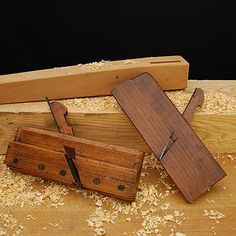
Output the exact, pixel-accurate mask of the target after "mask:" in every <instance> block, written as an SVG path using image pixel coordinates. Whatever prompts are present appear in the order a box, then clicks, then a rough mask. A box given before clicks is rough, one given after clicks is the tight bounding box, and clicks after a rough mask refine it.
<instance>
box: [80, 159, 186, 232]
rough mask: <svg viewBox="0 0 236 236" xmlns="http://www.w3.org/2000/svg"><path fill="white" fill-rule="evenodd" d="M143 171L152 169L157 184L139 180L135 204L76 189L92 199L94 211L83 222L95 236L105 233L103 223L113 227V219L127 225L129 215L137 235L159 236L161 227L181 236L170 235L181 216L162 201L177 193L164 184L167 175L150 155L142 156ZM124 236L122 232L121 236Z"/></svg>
mask: <svg viewBox="0 0 236 236" xmlns="http://www.w3.org/2000/svg"><path fill="white" fill-rule="evenodd" d="M147 169H156V170H157V171H158V175H159V178H157V179H159V181H158V180H157V181H156V182H157V183H156V184H155V185H154V184H151V183H145V182H144V180H143V178H141V181H140V184H139V190H138V192H137V197H136V201H135V202H132V203H126V202H122V201H119V200H117V199H113V198H111V197H107V196H103V195H101V194H98V193H94V192H93V193H91V192H90V194H89V191H84V190H78V191H79V192H81V193H82V194H84V195H86V197H88V194H89V197H90V198H94V204H95V206H96V209H95V210H93V211H92V212H91V214H90V215H89V219H88V220H87V222H88V226H89V227H91V228H92V229H93V230H94V232H95V233H96V235H104V234H105V233H106V230H105V228H104V224H105V223H106V224H109V223H111V224H115V223H116V219H117V218H121V220H122V221H123V222H124V223H125V222H130V221H131V217H130V216H135V217H136V218H137V217H138V218H139V219H140V220H141V226H142V228H141V229H138V230H136V231H134V232H133V233H134V234H136V235H138V236H145V235H147V234H150V233H155V234H157V235H162V234H161V232H162V228H163V227H165V226H168V227H169V228H170V232H169V233H170V235H185V234H183V233H180V232H174V231H175V228H176V227H177V226H178V225H181V224H182V223H183V221H184V220H185V217H184V213H183V212H180V211H179V210H174V211H171V207H170V203H169V202H166V200H167V199H168V198H169V197H170V196H171V195H173V194H175V193H176V192H178V190H177V189H176V187H175V186H174V184H170V183H168V182H166V181H165V178H166V177H168V175H167V173H166V172H165V170H164V169H163V167H162V166H161V165H160V163H159V162H158V161H157V159H156V157H155V156H154V155H153V154H150V155H148V154H146V156H145V161H144V164H143V171H145V170H147ZM144 176H146V175H144ZM108 206H109V209H110V208H112V209H113V210H112V211H111V210H107V207H108ZM147 207H148V210H147ZM126 234H127V233H125V232H124V235H126Z"/></svg>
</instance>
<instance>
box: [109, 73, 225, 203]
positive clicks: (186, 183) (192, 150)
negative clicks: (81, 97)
mask: <svg viewBox="0 0 236 236" xmlns="http://www.w3.org/2000/svg"><path fill="white" fill-rule="evenodd" d="M195 93H196V94H197V93H202V92H201V90H196V91H195ZM112 94H113V96H114V97H115V98H116V100H117V101H118V103H119V104H120V106H121V107H122V108H123V110H124V112H125V113H126V115H127V116H128V117H129V119H130V120H131V121H132V122H133V124H134V125H135V127H136V128H137V130H138V131H139V132H140V134H141V135H142V137H143V138H144V140H145V141H146V142H147V144H148V145H149V146H150V148H151V149H152V151H153V152H154V154H155V155H156V157H157V158H158V159H159V160H160V162H161V163H162V165H163V166H164V168H165V169H166V171H167V172H168V174H169V175H170V177H171V178H172V179H173V181H174V182H175V184H176V185H177V187H178V188H179V189H180V191H181V192H182V194H183V196H184V197H185V198H186V200H187V201H188V202H192V201H194V200H195V199H196V198H197V197H199V196H200V195H201V194H202V193H204V192H205V191H206V190H207V189H208V188H209V187H210V186H212V185H213V184H215V183H216V182H218V181H219V180H220V179H222V178H223V177H224V176H225V175H226V173H225V172H224V170H223V169H222V168H221V167H220V166H219V164H218V163H217V162H216V160H215V159H214V158H213V157H212V155H211V154H210V152H209V151H208V150H207V148H206V147H205V146H204V145H203V143H202V142H201V140H200V139H199V138H198V137H197V135H196V134H195V133H194V131H193V130H192V128H191V127H190V126H189V124H188V122H189V121H191V119H192V113H193V111H194V110H195V108H196V106H197V105H198V104H201V102H202V101H201V99H200V100H199V98H198V96H197V99H196V98H195V97H194V96H193V97H192V99H191V100H190V103H191V104H192V105H191V106H187V108H186V109H185V112H184V114H183V116H182V115H181V114H180V113H179V111H178V110H177V109H176V107H175V106H174V105H173V103H172V102H171V101H170V99H169V98H168V97H167V96H166V94H165V93H164V92H163V90H162V89H161V88H160V86H159V85H158V83H157V82H156V81H155V80H154V79H153V78H152V76H151V75H150V74H148V73H143V74H141V75H139V76H137V77H135V78H134V79H132V80H129V81H126V82H124V83H122V84H121V85H119V86H118V87H116V88H114V89H113V90H112ZM196 94H195V95H196ZM200 97H201V96H200Z"/></svg>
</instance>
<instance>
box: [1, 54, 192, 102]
mask: <svg viewBox="0 0 236 236" xmlns="http://www.w3.org/2000/svg"><path fill="white" fill-rule="evenodd" d="M97 64H98V65H99V66H97V65H96V64H90V65H87V66H86V65H84V66H78V65H77V66H71V67H63V68H55V69H48V70H39V71H32V72H24V73H17V74H10V75H3V76H0V90H1V93H0V104H6V103H19V102H29V101H42V100H44V99H45V97H46V96H48V97H49V98H50V99H63V98H73V97H88V96H101V95H109V94H110V91H111V89H113V88H114V87H115V86H117V85H118V84H120V83H122V82H124V81H126V80H128V79H130V78H132V77H134V76H137V75H138V74H140V73H142V72H149V73H151V74H152V75H153V76H155V77H156V78H157V80H158V82H159V84H160V85H161V87H162V89H164V90H176V89H184V88H186V86H187V80H188V70H189V64H188V62H186V61H185V60H184V59H183V58H182V57H181V56H168V57H149V58H142V59H134V60H123V61H112V62H104V63H100V64H99V63H97Z"/></svg>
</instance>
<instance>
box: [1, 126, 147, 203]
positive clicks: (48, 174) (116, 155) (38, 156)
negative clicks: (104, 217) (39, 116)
mask: <svg viewBox="0 0 236 236" xmlns="http://www.w3.org/2000/svg"><path fill="white" fill-rule="evenodd" d="M63 146H69V147H71V148H74V149H75V153H76V155H75V160H74V161H75V165H76V167H77V169H78V172H79V175H80V181H81V185H82V186H83V187H85V188H89V189H92V190H97V191H100V192H103V193H105V194H108V195H112V196H115V197H117V198H121V199H124V200H127V201H134V200H135V196H136V192H137V186H138V183H139V178H140V173H141V168H142V162H143V153H142V152H140V151H137V150H133V149H128V148H125V147H119V146H114V145H108V144H104V143H100V142H95V141H90V140H86V139H81V138H77V137H73V136H69V135H63V134H57V133H54V132H51V131H45V130H40V129H35V128H29V127H22V128H19V129H18V131H17V134H16V137H15V140H14V141H13V142H10V143H9V146H8V150H7V154H6V158H5V164H6V165H7V166H8V167H9V168H10V169H12V170H17V171H21V172H23V173H26V174H31V175H35V176H39V177H41V178H44V179H49V180H53V181H57V182H60V183H63V184H68V185H73V186H77V185H75V183H74V179H73V176H72V174H71V171H70V168H69V166H68V164H67V162H66V160H65V150H64V148H63Z"/></svg>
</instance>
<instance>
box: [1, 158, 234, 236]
mask: <svg viewBox="0 0 236 236" xmlns="http://www.w3.org/2000/svg"><path fill="white" fill-rule="evenodd" d="M233 157H235V158H236V153H235V154H234V155H233ZM218 161H219V163H220V164H221V165H222V166H223V168H224V169H225V171H226V172H227V174H228V175H227V176H226V177H225V178H224V179H223V180H222V181H220V182H219V183H217V184H216V185H215V186H214V187H213V188H212V190H211V191H210V192H206V193H205V194H204V195H203V196H201V197H200V198H199V199H198V200H197V201H196V202H194V203H193V204H188V203H186V202H185V201H184V199H183V197H182V196H181V194H180V193H179V192H178V193H176V194H174V195H172V196H171V197H169V198H168V199H165V200H164V201H163V202H162V203H164V202H168V203H170V208H169V209H168V210H166V211H164V213H166V214H167V213H170V214H172V213H173V211H174V210H178V211H180V212H183V213H184V217H185V218H186V220H184V221H183V222H182V225H176V228H175V231H174V232H182V233H185V234H186V235H193V236H212V235H214V233H213V231H215V232H216V235H218V236H232V235H235V234H236V224H235V222H236V214H235V211H236V185H235V181H236V160H234V161H231V160H230V159H227V158H226V159H218ZM147 172H148V173H149V174H150V176H147V177H145V178H144V180H145V182H150V183H153V184H155V183H156V182H157V180H158V179H159V178H158V179H157V175H156V170H151V171H147ZM166 182H169V183H171V180H168V181H166ZM163 186H164V185H163ZM163 186H162V185H161V184H160V185H158V187H160V189H161V188H163ZM160 191H161V190H160ZM64 199H65V205H64V206H62V207H58V208H46V207H44V206H34V207H31V206H24V207H23V208H21V207H16V206H14V207H7V208H2V207H0V209H1V212H5V213H10V214H12V215H13V216H14V217H15V218H16V219H17V220H18V223H19V224H22V225H23V226H24V227H25V229H24V230H23V231H22V234H20V235H22V236H28V235H38V236H40V235H50V236H66V235H71V236H77V235H79V236H86V235H87V236H94V231H93V230H92V229H91V228H90V227H88V226H87V222H86V220H87V219H89V214H90V212H92V210H93V209H95V207H96V206H95V204H94V200H92V199H89V198H85V197H84V196H82V195H80V194H75V193H70V194H68V195H67V196H65V197H64ZM209 201H212V202H209ZM213 201H214V202H213ZM160 204H161V203H160ZM159 206H160V205H158V207H159ZM105 208H106V209H107V210H112V208H111V206H110V205H108V206H107V207H105ZM149 208H150V207H148V206H146V207H144V208H143V210H147V209H149ZM206 209H208V210H210V209H212V210H216V211H219V212H221V213H223V214H224V215H225V217H224V218H222V219H219V223H216V221H215V220H212V219H209V218H208V217H207V216H203V214H204V210H206ZM164 213H163V211H162V210H159V212H158V214H160V215H163V214H164ZM29 214H30V215H32V216H33V217H34V218H35V220H33V219H29V220H28V219H27V215H29ZM123 217H124V218H126V217H130V218H131V221H130V222H127V221H125V222H124V221H123V220H122V218H118V220H117V221H116V222H117V223H116V224H114V225H113V224H112V223H110V224H106V223H105V224H104V225H105V228H106V231H107V234H106V235H108V236H121V235H125V234H124V233H127V234H126V235H134V236H135V235H136V234H135V233H133V232H137V231H138V230H139V229H140V228H142V226H141V222H142V220H141V219H140V216H139V217H137V216H136V215H134V216H129V215H124V216H123ZM50 223H51V224H53V225H57V224H58V225H57V226H53V225H51V224H50ZM170 223H171V222H170ZM172 225H173V224H172ZM211 227H214V228H212V229H211ZM158 228H159V229H160V230H161V231H162V233H161V235H163V236H165V235H170V234H171V231H170V229H171V228H170V227H168V226H165V227H163V226H160V227H158ZM154 235H156V234H150V236H154Z"/></svg>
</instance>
